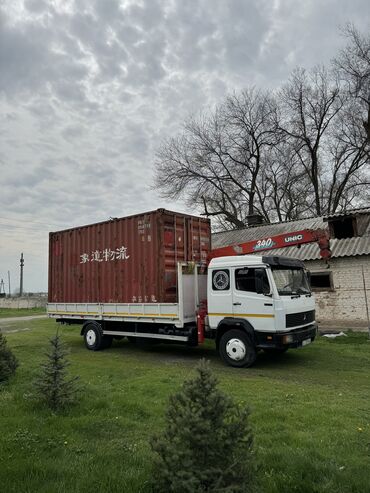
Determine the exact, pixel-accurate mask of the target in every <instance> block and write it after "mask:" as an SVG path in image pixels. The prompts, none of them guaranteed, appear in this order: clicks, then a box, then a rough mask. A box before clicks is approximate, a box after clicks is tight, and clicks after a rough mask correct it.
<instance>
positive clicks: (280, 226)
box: [212, 217, 328, 248]
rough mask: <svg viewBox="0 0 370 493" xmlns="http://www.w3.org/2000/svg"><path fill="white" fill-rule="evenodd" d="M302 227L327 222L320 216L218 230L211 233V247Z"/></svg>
mask: <svg viewBox="0 0 370 493" xmlns="http://www.w3.org/2000/svg"><path fill="white" fill-rule="evenodd" d="M302 229H328V224H327V223H325V222H324V220H323V218H322V217H311V218H309V219H300V220H298V221H286V222H282V223H275V224H261V225H260V226H253V227H251V228H245V229H234V230H232V231H220V232H219V233H213V234H212V248H219V247H223V246H228V245H236V244H237V243H242V242H245V241H253V240H260V239H263V238H268V237H269V236H275V235H280V234H284V233H290V232H292V233H293V232H294V231H300V230H302Z"/></svg>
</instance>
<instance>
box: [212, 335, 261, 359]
mask: <svg viewBox="0 0 370 493" xmlns="http://www.w3.org/2000/svg"><path fill="white" fill-rule="evenodd" d="M219 352H220V356H221V358H222V359H223V360H224V362H225V363H226V364H228V365H230V366H234V367H237V368H243V367H245V368H247V367H249V366H252V365H253V363H254V362H255V361H256V358H257V351H256V348H255V347H254V344H252V342H251V340H250V338H249V336H248V334H246V333H245V332H244V331H242V330H238V329H231V330H228V331H227V332H225V334H224V335H223V336H222V337H221V339H220V344H219Z"/></svg>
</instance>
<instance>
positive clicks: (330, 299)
mask: <svg viewBox="0 0 370 493" xmlns="http://www.w3.org/2000/svg"><path fill="white" fill-rule="evenodd" d="M305 266H306V267H307V269H309V270H310V271H311V272H315V271H325V270H328V271H331V272H332V277H333V290H332V291H330V290H325V291H315V297H316V310H317V320H318V321H319V322H321V323H323V324H325V323H329V324H330V323H332V324H336V325H338V326H348V327H350V326H351V327H357V326H367V315H366V300H365V296H367V303H368V308H369V310H370V255H359V256H356V257H341V258H333V259H331V260H330V261H329V266H328V267H329V268H327V265H326V264H325V262H324V261H323V260H310V261H306V262H305ZM362 272H364V277H365V286H366V290H365V289H364V281H363V275H362Z"/></svg>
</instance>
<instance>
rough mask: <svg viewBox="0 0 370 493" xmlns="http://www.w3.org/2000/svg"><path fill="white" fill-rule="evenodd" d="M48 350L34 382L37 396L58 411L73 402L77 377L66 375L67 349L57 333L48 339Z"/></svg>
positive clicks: (76, 388)
mask: <svg viewBox="0 0 370 493" xmlns="http://www.w3.org/2000/svg"><path fill="white" fill-rule="evenodd" d="M50 345H51V347H50V350H49V352H48V353H46V354H45V356H46V361H45V362H44V363H42V364H41V372H40V375H39V377H38V379H37V380H36V382H35V389H36V393H37V395H38V397H39V398H40V400H41V401H43V402H44V403H45V404H46V405H47V406H48V407H50V408H51V409H52V410H53V411H60V410H63V409H65V408H66V407H68V406H69V405H71V404H73V403H74V402H75V400H76V397H77V393H78V391H79V388H78V386H77V380H79V377H70V378H69V377H68V374H67V367H68V366H69V362H68V360H67V354H68V351H67V349H66V347H65V344H64V343H63V342H62V341H61V338H60V336H59V334H58V333H57V334H56V335H55V337H53V338H51V339H50Z"/></svg>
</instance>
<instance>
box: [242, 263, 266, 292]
mask: <svg viewBox="0 0 370 493" xmlns="http://www.w3.org/2000/svg"><path fill="white" fill-rule="evenodd" d="M262 282H263V287H264V289H266V291H269V289H270V287H269V282H268V279H267V274H266V271H264V273H263V279H262ZM235 286H236V289H237V290H238V291H249V292H251V293H257V288H256V269H254V268H253V267H252V268H251V267H243V268H241V269H236V270H235Z"/></svg>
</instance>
